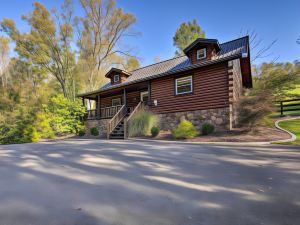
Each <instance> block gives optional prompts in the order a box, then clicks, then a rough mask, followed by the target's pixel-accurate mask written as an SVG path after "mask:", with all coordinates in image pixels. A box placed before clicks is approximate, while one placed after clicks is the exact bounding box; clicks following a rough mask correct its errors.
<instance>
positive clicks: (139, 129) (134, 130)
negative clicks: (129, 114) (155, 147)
mask: <svg viewBox="0 0 300 225" xmlns="http://www.w3.org/2000/svg"><path fill="white" fill-rule="evenodd" d="M157 123H158V117H157V115H155V114H153V113H152V112H150V111H149V110H145V109H143V110H141V111H139V112H138V113H137V114H136V115H134V116H133V118H132V120H131V121H130V122H129V127H128V130H129V132H128V133H129V136H130V137H138V136H146V135H150V134H151V128H152V127H154V126H156V125H157Z"/></svg>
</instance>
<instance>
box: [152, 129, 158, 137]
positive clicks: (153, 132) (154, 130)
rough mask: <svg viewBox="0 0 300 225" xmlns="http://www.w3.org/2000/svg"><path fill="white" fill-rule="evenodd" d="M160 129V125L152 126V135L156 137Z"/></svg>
mask: <svg viewBox="0 0 300 225" xmlns="http://www.w3.org/2000/svg"><path fill="white" fill-rule="evenodd" d="M159 131H160V129H159V128H158V127H152V128H151V134H152V137H156V136H157V135H158V134H159Z"/></svg>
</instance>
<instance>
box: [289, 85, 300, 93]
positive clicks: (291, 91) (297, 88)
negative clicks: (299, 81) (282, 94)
mask: <svg viewBox="0 0 300 225" xmlns="http://www.w3.org/2000/svg"><path fill="white" fill-rule="evenodd" d="M288 93H289V94H292V95H300V85H297V86H296V88H295V89H293V90H290V91H288Z"/></svg>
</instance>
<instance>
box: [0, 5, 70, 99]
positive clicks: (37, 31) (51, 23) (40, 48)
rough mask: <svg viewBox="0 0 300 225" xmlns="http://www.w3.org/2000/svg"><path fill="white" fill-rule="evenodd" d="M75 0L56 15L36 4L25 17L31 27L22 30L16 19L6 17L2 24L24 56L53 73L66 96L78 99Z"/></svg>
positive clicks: (23, 57)
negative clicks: (74, 81)
mask: <svg viewBox="0 0 300 225" xmlns="http://www.w3.org/2000/svg"><path fill="white" fill-rule="evenodd" d="M72 14H73V13H72V7H71V1H66V2H65V3H64V4H63V5H62V10H61V13H59V12H56V11H53V15H54V16H52V15H51V13H50V12H49V11H48V10H47V9H46V8H45V7H44V6H43V5H42V4H41V3H38V2H36V3H34V10H33V12H32V13H31V14H29V15H28V16H23V17H22V19H23V20H25V21H27V22H28V24H29V26H30V28H31V30H30V32H29V33H21V32H20V31H19V30H18V29H17V28H16V26H15V23H14V21H13V20H10V19H4V20H3V21H2V22H1V27H2V29H3V30H4V32H6V33H7V34H8V35H9V36H10V37H11V39H12V40H13V41H15V42H16V48H15V50H16V51H17V52H18V54H19V56H20V57H21V59H23V60H25V61H26V62H28V63H29V64H33V65H34V66H36V67H38V68H40V69H41V70H44V71H46V72H48V73H50V74H51V75H53V76H54V77H55V78H56V80H57V81H58V82H59V84H60V86H61V90H62V92H63V94H64V96H65V97H68V98H74V95H75V93H73V92H74V90H73V86H74V85H73V70H74V67H75V54H74V52H73V51H72V49H71V43H72V39H73V27H72V25H71V22H72Z"/></svg>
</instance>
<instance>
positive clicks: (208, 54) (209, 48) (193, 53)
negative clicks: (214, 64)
mask: <svg viewBox="0 0 300 225" xmlns="http://www.w3.org/2000/svg"><path fill="white" fill-rule="evenodd" d="M202 48H206V58H205V59H200V60H198V59H197V51H198V50H199V49H202ZM215 54H216V50H215V48H214V46H213V45H210V44H208V45H199V46H198V47H197V48H195V49H193V50H191V51H190V52H189V58H190V60H191V62H192V64H196V63H199V62H202V61H205V60H209V59H211V58H212V57H213V56H214V55H215Z"/></svg>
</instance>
